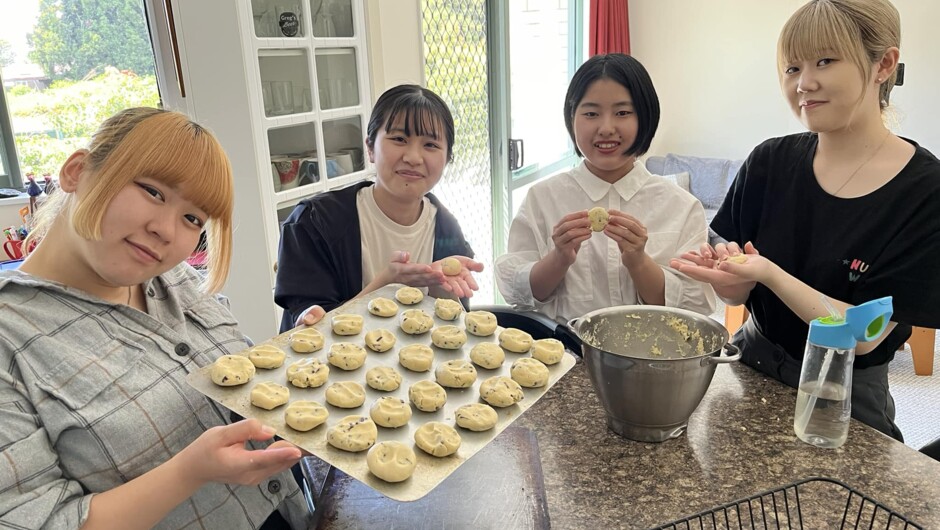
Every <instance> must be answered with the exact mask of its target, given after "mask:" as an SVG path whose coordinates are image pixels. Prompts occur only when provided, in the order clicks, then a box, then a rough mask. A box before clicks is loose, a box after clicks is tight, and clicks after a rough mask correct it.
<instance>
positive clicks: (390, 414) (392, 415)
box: [369, 396, 411, 429]
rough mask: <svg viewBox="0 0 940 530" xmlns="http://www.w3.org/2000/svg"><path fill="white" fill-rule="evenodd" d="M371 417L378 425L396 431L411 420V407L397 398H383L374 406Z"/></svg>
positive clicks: (370, 410)
mask: <svg viewBox="0 0 940 530" xmlns="http://www.w3.org/2000/svg"><path fill="white" fill-rule="evenodd" d="M369 416H371V417H372V421H374V422H375V423H376V424H378V425H381V426H382V427H388V428H390V429H395V428H397V427H401V426H402V425H405V424H407V423H408V420H410V419H411V405H409V404H408V403H407V402H405V400H403V399H399V398H397V397H391V396H382V397H380V398H379V399H377V400H375V403H373V404H372V408H371V409H369Z"/></svg>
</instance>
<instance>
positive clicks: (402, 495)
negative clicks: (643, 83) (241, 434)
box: [187, 284, 575, 501]
mask: <svg viewBox="0 0 940 530" xmlns="http://www.w3.org/2000/svg"><path fill="white" fill-rule="evenodd" d="M400 287H402V286H401V285H397V284H393V285H387V286H385V287H383V288H381V289H379V290H377V291H375V292H373V293H370V294H368V295H366V296H364V297H362V298H358V299H355V300H351V301H349V302H347V303H346V304H345V305H343V306H341V307H339V308H337V309H335V310H333V311H331V312H330V313H327V315H326V317H324V318H323V320H321V321H320V322H319V323H317V324H316V325H315V326H313V327H314V328H316V329H318V330H320V332H322V333H323V336H324V338H325V341H324V346H323V348H322V349H321V350H320V351H317V352H314V353H296V352H294V351H293V350H292V349H291V348H290V346H289V345H288V338H289V336H290V334H291V332H290V331H289V332H286V333H283V334H281V335H278V336H276V337H274V338H272V339H271V340H269V341H265V344H274V345H276V346H278V347H279V348H281V349H282V350H284V352H285V353H286V354H287V358H286V359H285V361H284V364H283V366H281V367H280V368H275V369H273V370H263V369H258V370H257V371H256V374H255V377H254V379H253V380H252V381H251V382H249V383H248V384H245V385H241V386H237V387H221V386H217V385H215V384H214V383H213V382H212V380H211V378H210V377H209V369H210V367H208V366H206V367H203V368H202V369H200V370H198V371H196V372H194V373H192V374H190V375H189V376H188V377H187V381H188V382H189V384H190V385H192V386H193V387H194V388H196V389H197V390H198V391H200V392H202V393H203V394H205V395H206V396H208V397H210V398H212V399H213V400H215V401H217V402H219V403H221V404H222V405H223V406H225V407H227V408H229V409H231V410H233V411H235V412H236V413H238V414H240V415H241V416H243V417H246V418H257V419H258V420H260V421H261V422H262V423H264V424H265V425H269V426H271V427H273V428H275V429H276V430H277V434H278V436H280V437H281V438H283V439H285V440H288V441H290V442H291V443H294V444H296V445H297V446H298V447H301V448H303V449H305V450H306V451H309V452H310V453H312V454H313V455H315V456H317V457H318V458H320V459H322V460H324V461H326V462H329V463H330V464H332V465H333V466H336V467H337V468H339V469H340V470H342V471H343V472H344V473H346V474H348V475H350V476H352V477H354V478H356V479H358V480H360V481H362V482H364V483H365V484H368V485H369V486H371V487H373V488H375V489H376V490H377V491H379V492H381V493H382V494H383V495H386V496H388V497H389V498H392V499H395V500H399V501H413V500H417V499H420V498H421V497H423V496H425V495H427V493H428V492H429V491H431V490H432V489H434V488H435V487H436V486H437V485H438V484H440V483H441V481H443V480H444V479H445V478H447V476H448V475H450V474H451V473H453V472H454V470H456V469H457V468H458V467H460V465H461V464H463V463H464V462H466V461H467V460H468V459H469V458H470V457H472V456H473V455H474V454H476V452H477V451H479V450H480V449H482V448H483V447H484V446H485V445H486V444H488V443H489V442H491V441H492V440H493V439H494V438H496V436H497V435H498V434H499V433H501V432H502V431H503V430H504V429H506V427H508V426H509V425H510V424H511V423H512V422H513V421H515V420H516V418H518V417H519V415H521V414H522V413H523V412H525V411H526V409H528V408H529V407H531V406H532V405H533V404H534V403H535V402H536V401H538V399H539V398H541V397H542V396H543V395H544V394H545V392H547V391H548V389H549V388H551V386H552V385H554V384H555V383H556V382H557V381H558V380H559V379H560V378H561V377H562V376H563V375H564V374H565V373H567V372H568V370H570V369H571V367H572V366H574V364H575V359H574V356H573V355H572V354H571V353H570V352H567V351H566V352H565V355H564V356H563V357H562V360H561V362H559V363H557V364H555V365H552V366H549V367H548V372H549V379H548V384H547V385H545V386H544V387H541V388H523V393H524V395H525V398H524V399H523V400H522V401H521V402H519V403H517V404H515V405H513V406H511V407H505V408H496V407H494V408H495V410H496V412H497V413H498V414H499V420H498V421H497V423H496V427H494V428H493V429H490V430H488V431H484V432H473V431H468V430H466V429H462V428H460V427H457V426H456V423H455V421H454V413H455V411H456V410H457V408H458V407H460V406H462V405H466V404H468V403H482V400H481V399H480V383H481V382H483V381H484V380H486V379H487V378H489V377H494V376H500V375H502V376H506V377H509V375H510V373H509V372H510V367H511V366H512V363H513V361H515V360H516V359H518V358H521V357H528V356H529V354H528V353H524V354H518V353H511V352H506V361H505V362H504V363H503V365H502V366H501V367H500V368H497V369H495V370H487V369H484V368H480V367H479V366H476V365H474V366H475V368H476V369H477V380H476V382H475V383H474V384H473V386H471V387H469V388H464V389H454V388H445V390H446V391H447V403H446V404H445V405H444V407H443V408H442V409H441V410H439V411H437V412H422V411H420V410H418V409H417V408H415V407H414V405H412V413H413V414H412V417H411V421H410V422H409V423H408V424H407V425H405V426H402V427H399V428H397V429H389V428H385V427H381V426H379V427H378V431H379V433H378V442H382V441H387V440H397V441H400V442H404V443H406V444H408V445H411V446H413V448H414V452H415V455H417V457H418V463H417V466H416V467H415V471H414V474H413V475H412V476H411V478H409V479H408V480H405V481H404V482H399V483H389V482H385V481H384V480H381V479H379V478H377V477H375V476H374V475H372V474H371V473H370V472H369V467H368V465H367V464H366V453H367V452H368V451H362V452H358V453H350V452H346V451H342V450H340V449H336V448H335V447H333V446H331V445H329V444H328V443H327V442H326V432H327V430H328V429H329V428H330V427H332V426H333V425H335V424H336V423H338V422H339V421H340V420H341V419H342V418H344V417H346V416H349V415H362V416H369V410H370V408H371V407H372V404H373V403H374V402H375V400H376V399H378V398H380V397H383V396H394V397H398V398H401V399H403V400H405V401H406V402H409V403H410V401H409V399H408V388H409V387H410V386H411V385H412V384H414V383H417V382H418V381H422V380H432V381H433V380H434V369H435V368H436V367H437V365H438V364H439V363H441V362H444V361H449V360H453V359H461V358H462V359H466V360H468V361H469V360H470V350H471V349H472V348H473V347H474V346H475V345H476V344H478V343H480V342H497V337H498V335H499V333H500V332H501V331H502V330H503V328H501V327H500V328H497V330H496V333H494V334H493V335H491V336H489V337H477V336H475V335H471V334H469V333H467V343H466V344H464V346H463V347H462V348H461V349H459V350H444V349H441V348H438V347H436V346H434V345H433V344H431V332H430V331H429V332H427V333H424V334H422V335H408V334H407V333H404V332H403V331H401V328H400V327H399V320H398V315H396V316H394V317H390V318H382V317H377V316H375V315H372V314H371V313H369V311H368V309H367V306H368V303H369V301H370V300H372V299H373V298H378V297H385V298H390V299H393V300H394V299H395V291H397V290H398V289H399V288H400ZM434 301H435V299H434V298H431V297H428V296H425V297H424V300H422V301H421V302H420V303H418V304H415V305H411V306H406V305H403V304H400V303H399V314H400V313H401V312H402V311H403V310H405V309H415V308H417V309H423V310H424V311H426V312H427V313H428V314H430V315H432V316H433V318H434V325H435V326H443V325H456V326H458V327H460V328H462V329H464V322H463V318H464V316H465V314H466V313H461V315H460V316H459V317H458V318H457V320H454V321H446V320H442V319H440V318H438V317H437V316H436V315H434ZM342 313H352V314H358V315H362V316H363V318H364V323H363V330H362V333H360V334H358V335H355V336H339V335H334V334H333V332H332V330H331V318H330V317H331V316H332V315H334V314H342ZM373 329H387V330H389V331H390V332H392V333H393V334H394V335H395V337H396V339H397V341H396V343H395V347H393V348H392V349H391V350H389V351H387V352H383V353H376V352H373V351H372V350H369V349H368V348H366V352H367V355H366V362H365V364H364V365H363V366H362V367H360V368H358V369H356V370H351V371H344V370H340V369H339V368H336V367H335V366H330V376H329V380H328V381H327V383H326V384H324V385H323V386H321V387H319V388H297V387H294V386H293V385H291V384H290V383H288V382H287V375H286V370H287V366H289V365H290V364H291V363H294V362H296V361H298V360H300V359H304V358H309V357H313V358H316V359H319V360H320V361H322V362H324V363H326V362H327V361H326V354H327V352H328V351H329V349H330V345H331V344H332V343H334V342H353V343H355V344H358V345H360V346H362V347H363V348H365V334H366V332H368V331H370V330H373ZM409 344H426V345H428V346H430V347H431V349H433V350H434V366H432V367H431V370H430V371H428V372H421V373H418V372H412V371H411V370H408V369H406V368H404V367H403V366H401V365H400V364H399V363H398V350H399V349H400V348H402V347H404V346H407V345H409ZM241 354H242V355H247V350H246V351H243V352H241ZM376 366H391V367H394V368H395V370H396V371H397V372H398V373H399V374H401V376H402V383H401V386H400V387H399V388H398V390H395V391H393V392H381V391H378V390H374V389H372V388H370V387H369V386H368V385H367V384H366V381H365V379H366V372H368V370H369V369H371V368H373V367H376ZM264 381H274V382H276V383H279V384H282V385H284V386H286V387H287V388H288V389H289V390H290V400H291V401H295V400H299V399H303V400H312V401H316V402H318V403H320V404H322V405H323V406H325V407H326V408H327V410H329V412H330V416H329V418H328V419H327V421H326V423H324V424H323V425H320V426H319V427H317V428H315V429H313V430H311V431H308V432H298V431H295V430H293V429H291V428H290V427H288V426H287V425H286V424H285V423H284V409H285V408H286V405H284V406H281V407H278V408H276V409H274V410H271V411H267V410H264V409H261V408H258V407H255V406H252V405H251V403H250V398H249V394H250V392H251V389H252V388H253V387H254V385H256V384H258V383H261V382H264ZM339 381H356V382H357V383H359V384H360V385H362V387H363V388H364V389H365V392H366V400H365V403H363V404H362V406H360V407H357V408H353V409H342V408H338V407H334V406H333V405H330V404H328V403H327V402H326V395H325V394H326V388H327V387H328V386H330V384H332V383H336V382H339ZM429 421H440V422H443V423H447V424H449V425H452V426H454V427H455V428H456V429H457V432H458V433H459V434H460V438H461V443H460V448H459V449H458V450H457V452H456V453H455V454H453V455H451V456H448V457H444V458H437V457H434V456H431V455H428V454H427V453H425V452H424V451H422V450H421V449H418V448H417V447H416V446H414V432H415V431H416V430H417V429H418V427H420V426H421V425H423V424H425V423H427V422H429Z"/></svg>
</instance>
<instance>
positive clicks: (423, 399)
mask: <svg viewBox="0 0 940 530" xmlns="http://www.w3.org/2000/svg"><path fill="white" fill-rule="evenodd" d="M507 379H508V378H507ZM408 399H410V400H411V402H412V403H414V406H415V407H416V408H417V409H418V410H420V411H422V412H435V411H438V410H440V409H441V407H443V406H444V403H447V392H445V391H444V387H442V386H441V385H439V384H437V383H435V382H434V381H418V382H417V383H415V384H413V385H411V388H409V389H408Z"/></svg>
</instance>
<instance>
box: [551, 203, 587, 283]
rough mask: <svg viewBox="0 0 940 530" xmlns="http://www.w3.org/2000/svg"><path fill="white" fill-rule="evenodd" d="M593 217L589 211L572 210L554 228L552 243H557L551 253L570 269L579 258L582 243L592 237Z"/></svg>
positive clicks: (565, 267) (566, 268)
mask: <svg viewBox="0 0 940 530" xmlns="http://www.w3.org/2000/svg"><path fill="white" fill-rule="evenodd" d="M591 224H592V223H591V218H590V217H588V212H587V211H584V210H582V211H580V212H572V213H569V214H568V215H566V216H564V217H562V218H561V219H560V220H559V221H558V222H557V223H556V224H555V226H554V227H553V228H552V243H554V244H555V248H553V249H552V250H551V252H550V254H553V255H554V256H553V258H554V259H555V260H556V261H557V262H558V263H559V264H561V266H563V267H564V269H565V271H567V270H568V267H570V266H571V265H572V264H573V263H574V260H575V259H577V258H578V251H579V250H581V244H582V243H584V242H585V241H587V240H588V239H591V235H592V234H593V233H594V232H593V231H592V229H591Z"/></svg>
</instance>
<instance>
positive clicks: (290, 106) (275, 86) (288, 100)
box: [271, 81, 294, 116]
mask: <svg viewBox="0 0 940 530" xmlns="http://www.w3.org/2000/svg"><path fill="white" fill-rule="evenodd" d="M271 95H272V102H273V108H272V109H271V114H273V115H275V116H280V115H283V114H290V113H292V112H294V87H293V83H291V82H290V81H271Z"/></svg>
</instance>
